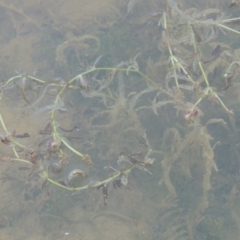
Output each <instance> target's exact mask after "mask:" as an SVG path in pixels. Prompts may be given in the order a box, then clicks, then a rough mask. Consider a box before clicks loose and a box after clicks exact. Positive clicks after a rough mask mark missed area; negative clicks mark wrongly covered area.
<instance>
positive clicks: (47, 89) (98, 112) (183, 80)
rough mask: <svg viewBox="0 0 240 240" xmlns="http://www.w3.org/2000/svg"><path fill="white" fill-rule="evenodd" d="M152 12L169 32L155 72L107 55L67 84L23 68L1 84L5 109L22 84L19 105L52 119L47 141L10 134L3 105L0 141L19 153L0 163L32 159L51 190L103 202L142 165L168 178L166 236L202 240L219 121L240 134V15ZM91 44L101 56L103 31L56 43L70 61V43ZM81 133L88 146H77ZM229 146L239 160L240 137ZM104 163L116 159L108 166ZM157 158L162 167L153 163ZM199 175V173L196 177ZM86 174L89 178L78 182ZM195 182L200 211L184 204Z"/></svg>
mask: <svg viewBox="0 0 240 240" xmlns="http://www.w3.org/2000/svg"><path fill="white" fill-rule="evenodd" d="M133 2H134V1H129V4H130V3H131V4H133ZM231 5H232V6H231V7H233V6H234V5H235V3H234V2H233V3H232V4H231ZM130 11H131V5H129V12H130ZM149 17H151V16H149ZM152 17H154V18H156V20H153V24H155V26H157V25H158V28H159V31H160V33H161V34H159V35H157V34H156V35H157V36H156V39H157V41H158V43H157V46H155V48H158V50H159V56H157V57H156V55H157V54H156V55H154V57H153V59H154V60H153V59H151V56H150V57H149V59H148V61H147V64H146V65H147V67H146V74H145V73H143V72H144V67H143V66H144V55H143V57H142V55H139V54H136V55H135V57H132V58H130V60H129V61H123V62H121V63H119V64H118V65H116V66H115V67H98V66H96V65H97V64H98V63H99V60H100V59H101V61H100V63H101V64H102V56H101V55H100V56H99V57H96V60H95V61H93V62H94V63H93V64H92V65H90V64H85V65H84V66H81V72H80V73H78V74H77V75H76V76H74V77H73V78H71V79H69V80H67V81H45V80H42V79H38V78H36V77H35V76H30V75H28V74H26V73H24V72H22V71H18V72H17V74H18V75H17V76H14V77H12V78H10V79H9V80H7V81H6V82H5V83H4V84H3V85H1V90H2V92H1V93H2V95H1V109H4V106H8V105H7V104H10V103H9V102H10V101H9V102H8V101H7V98H6V95H7V93H9V92H10V91H12V89H15V88H16V89H17V90H19V92H20V94H19V95H21V96H20V98H19V99H18V100H19V102H20V101H22V102H23V103H24V104H25V105H26V104H27V106H26V107H23V108H20V109H21V110H22V111H26V118H27V119H28V118H29V119H31V121H35V120H36V119H39V118H40V117H41V120H42V119H47V120H46V123H44V124H45V126H44V127H45V128H44V130H42V131H41V130H40V131H39V132H35V134H36V135H37V136H38V134H40V135H41V136H43V139H38V137H36V139H34V141H33V142H30V141H28V139H27V138H26V139H24V138H18V137H16V135H15V134H11V133H12V131H11V130H9V128H11V127H12V126H11V123H10V122H8V121H6V120H5V114H6V113H5V112H4V111H1V115H0V123H1V125H2V129H3V131H4V133H2V134H1V141H2V143H3V144H5V145H6V146H5V147H11V149H12V151H13V153H12V156H5V155H4V154H3V155H2V156H1V160H2V161H4V162H19V164H20V163H21V164H26V165H28V166H29V167H30V169H31V173H30V177H29V178H31V177H32V176H33V175H34V176H35V175H37V176H39V177H40V178H41V179H42V180H43V185H42V188H43V189H46V187H48V186H49V185H51V186H55V187H59V188H62V189H65V190H69V191H82V190H86V189H90V188H94V189H101V191H102V194H103V201H104V205H106V203H107V200H108V197H109V189H110V188H109V187H110V185H112V186H113V188H119V187H121V186H127V185H128V184H129V183H130V178H129V176H130V174H131V172H132V171H133V170H134V169H136V170H140V171H143V172H146V173H148V174H150V175H152V176H153V178H154V179H156V178H157V179H158V180H159V179H160V181H159V185H160V187H159V188H160V189H161V190H162V191H163V192H164V194H163V195H164V196H166V195H167V196H168V197H167V198H165V197H164V199H162V202H160V201H159V203H158V204H159V205H160V208H161V211H160V216H159V217H158V218H159V219H160V218H161V220H159V221H160V222H161V221H162V222H165V223H169V224H162V226H163V228H162V229H163V230H162V232H163V236H164V238H166V239H167V238H171V239H196V238H195V231H194V229H196V227H197V226H198V225H199V224H201V223H202V224H203V223H204V217H205V215H204V213H205V212H207V210H208V209H209V207H210V206H211V201H212V199H211V198H210V197H209V193H210V192H211V193H212V192H213V191H214V187H213V181H212V179H213V178H214V176H215V175H216V174H221V171H220V170H222V169H221V166H219V165H218V161H217V160H216V159H215V156H216V149H217V150H218V148H217V147H216V146H218V145H219V141H218V140H219V139H214V138H213V135H214V134H213V131H212V130H211V128H215V127H216V128H217V127H218V125H221V126H223V129H224V131H226V132H227V133H228V134H229V133H230V132H231V128H233V129H234V130H235V131H236V132H237V129H238V123H237V121H235V119H234V110H231V106H229V105H228V101H227V100H226V98H224V93H225V94H226V95H227V94H229V92H230V94H232V95H233V96H232V99H231V100H233V98H235V96H237V97H238V96H239V80H238V78H239V73H240V71H239V66H240V54H239V49H233V47H232V45H229V44H228V38H227V36H226V35H225V34H226V33H227V32H229V33H232V34H237V35H238V36H239V34H240V31H239V30H238V26H236V25H235V24H236V23H239V22H240V18H239V17H236V18H229V17H227V14H225V13H224V12H223V10H221V9H217V8H211V9H204V10H202V9H201V7H199V8H190V9H184V8H183V7H181V6H180V3H178V2H177V1H174V0H165V1H163V11H162V12H157V13H155V14H152ZM218 36H220V37H219V38H217V37H218ZM78 44H80V45H79V46H78ZM91 44H93V45H94V46H95V48H94V49H93V52H94V53H95V54H97V53H98V50H99V48H100V45H101V44H100V39H99V38H98V37H95V36H90V35H86V36H83V37H72V38H70V39H69V40H66V41H65V42H63V43H62V44H60V45H59V46H58V47H57V49H56V61H57V62H58V63H59V64H60V65H61V66H63V65H67V62H66V61H67V57H65V53H66V51H67V50H68V49H73V50H74V52H75V54H76V55H78V54H79V51H78V50H79V48H80V49H81V48H83V49H85V48H86V49H89V48H90V46H91ZM77 58H79V59H80V56H78V57H77ZM157 58H158V59H157ZM79 61H80V60H79ZM140 61H141V64H139V62H140ZM140 66H141V67H140ZM83 68H84V69H83ZM232 86H234V88H233V87H232ZM28 87H29V89H30V90H29V89H28ZM32 87H33V88H32ZM31 90H33V91H31ZM52 90H53V91H52ZM35 91H36V92H35ZM50 93H51V94H50ZM48 94H50V96H48ZM74 94H76V95H74ZM74 96H75V98H76V99H77V100H76V99H75V98H74ZM76 96H77V97H76ZM18 97H19V96H18ZM35 98H36V99H35ZM238 101H239V97H238V99H237V102H238ZM73 105H74V107H72V106H73ZM41 106H43V107H41ZM79 106H80V107H79ZM216 106H217V107H216ZM79 109H80V110H79ZM215 109H220V111H221V110H224V112H225V115H224V117H223V118H224V119H222V118H219V116H210V117H209V115H210V114H209V112H214V110H215ZM32 110H34V113H32ZM63 110H67V111H68V112H67V111H63ZM28 111H29V112H28ZM67 114H68V115H67ZM71 114H72V115H71ZM32 116H35V118H32ZM66 116H67V117H66ZM71 116H74V117H73V119H74V120H73V122H70V121H71V120H70V119H71ZM226 116H227V117H229V121H227V120H226V118H227V117H226ZM64 119H68V120H69V122H70V123H69V122H68V123H67V124H72V126H75V125H76V122H77V125H79V127H78V128H77V131H78V133H79V135H77V134H76V132H75V131H73V129H75V130H76V128H75V127H69V129H71V131H70V130H69V131H68V130H67V131H66V129H68V127H65V123H66V122H64ZM76 119H77V120H76ZM79 119H80V120H79ZM226 122H228V123H230V124H229V126H227V123H226ZM16 130H17V131H18V129H16ZM151 134H152V135H151ZM231 134H232V133H231ZM231 134H229V135H231ZM76 135H77V136H76ZM31 137H32V134H31ZM235 137H237V136H236V135H235ZM78 138H79V139H80V141H79V142H80V143H78V144H75V143H74V140H76V139H78ZM229 138H230V137H229ZM30 139H32V138H30ZM226 145H227V144H226ZM229 145H231V147H232V146H234V147H232V149H231V151H232V152H233V153H234V154H233V156H234V157H233V158H234V159H237V161H239V160H240V158H239V152H238V150H237V147H236V143H231V144H229ZM237 146H238V145H237ZM139 148H140V151H138V150H139ZM136 152H137V153H136ZM79 159H80V160H81V161H78V160H79ZM155 159H156V161H155ZM99 161H107V166H106V167H104V173H102V171H101V170H102V167H100V164H99ZM235 161H236V160H235ZM76 162H77V166H76V167H75V168H71V170H70V171H69V170H66V169H67V167H66V166H67V165H68V164H71V163H74V164H76ZM152 165H156V166H157V167H156V168H154V169H150V167H151V166H152ZM235 165H237V166H239V163H236V164H235ZM235 165H234V166H235ZM86 169H87V170H86ZM93 169H94V170H93ZM92 170H93V172H94V174H95V173H96V172H97V173H99V172H101V174H99V175H100V176H99V177H98V176H97V177H96V178H97V180H94V181H93V180H89V181H88V177H91V174H92ZM238 170H239V169H238ZM222 171H224V170H222ZM232 171H235V169H232ZM94 174H93V175H94ZM156 174H158V175H157V177H156V178H155V176H156ZM228 174H230V175H231V174H232V172H231V171H230V172H227V173H226V175H228ZM195 175H196V178H197V177H198V179H197V180H196V181H193V179H194V177H195ZM104 176H105V177H104ZM94 177H95V176H94ZM81 179H83V180H84V183H83V185H80V184H79V185H80V186H78V185H77V184H78V183H80V181H78V180H81ZM194 180H195V179H194ZM75 181H76V182H75ZM187 184H189V185H191V184H193V185H194V186H197V189H198V190H199V189H200V190H199V191H198V192H196V196H197V197H196V198H198V201H196V202H197V203H194V204H195V205H194V204H192V205H194V206H193V207H192V209H190V210H192V211H189V210H186V206H185V205H184V204H183V203H181V201H177V200H180V199H185V198H188V199H187V200H188V201H191V199H192V198H191V197H192V195H191V194H192V193H191V191H189V192H187V193H186V196H185V195H184V194H183V191H182V190H181V189H184V190H185V188H186V189H187V187H186V186H187ZM75 185H76V186H75ZM151 187H152V186H151ZM161 190H160V191H161ZM194 190H195V188H194V189H193V191H194ZM166 193H167V194H166ZM189 199H190V200H189ZM181 204H182V206H181ZM156 205H157V204H156ZM189 212H191V214H190V213H189ZM184 213H185V215H184ZM171 216H174V217H176V219H178V220H179V219H180V220H181V224H177V223H176V222H174V221H171V220H170V217H171ZM193 219H194V220H193Z"/></svg>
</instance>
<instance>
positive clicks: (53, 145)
mask: <svg viewBox="0 0 240 240" xmlns="http://www.w3.org/2000/svg"><path fill="white" fill-rule="evenodd" d="M60 147H61V142H57V141H53V142H52V143H51V150H53V151H56V150H58V149H59V148H60Z"/></svg>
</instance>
